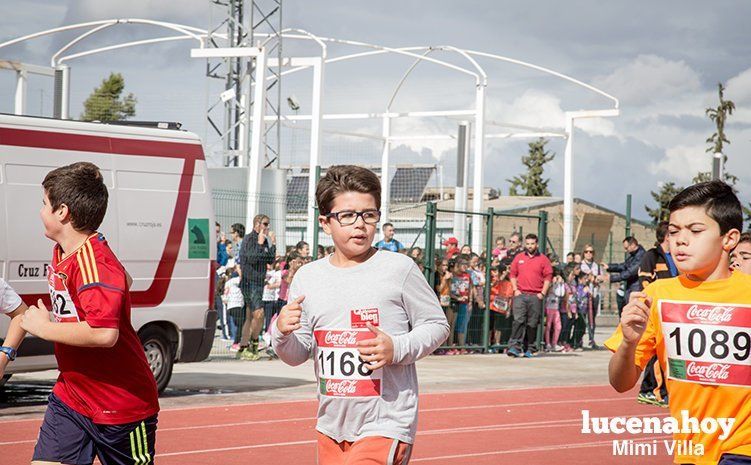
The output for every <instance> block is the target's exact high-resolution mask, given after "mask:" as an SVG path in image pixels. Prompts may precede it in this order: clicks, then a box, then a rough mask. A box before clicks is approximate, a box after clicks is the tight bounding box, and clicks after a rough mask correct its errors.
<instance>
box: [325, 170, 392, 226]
mask: <svg viewBox="0 0 751 465" xmlns="http://www.w3.org/2000/svg"><path fill="white" fill-rule="evenodd" d="M345 192H360V193H363V194H370V195H372V196H373V199H374V200H375V204H376V209H378V210H380V209H381V181H380V180H379V179H378V176H376V174H375V173H373V172H372V171H370V170H369V169H367V168H362V167H360V166H354V165H336V166H332V167H331V168H329V169H328V171H327V172H326V176H324V177H323V178H322V179H321V180H320V181H319V182H318V187H317V188H316V203H317V204H318V210H319V211H320V213H321V215H324V216H325V215H328V214H329V213H331V207H332V206H333V205H334V199H335V198H336V196H338V195H340V194H343V193H345Z"/></svg>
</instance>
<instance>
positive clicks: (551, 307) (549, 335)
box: [545, 276, 566, 352]
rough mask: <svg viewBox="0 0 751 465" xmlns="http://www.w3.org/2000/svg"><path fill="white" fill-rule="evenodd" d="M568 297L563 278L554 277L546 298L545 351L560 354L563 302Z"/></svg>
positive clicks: (561, 348)
mask: <svg viewBox="0 0 751 465" xmlns="http://www.w3.org/2000/svg"><path fill="white" fill-rule="evenodd" d="M565 296H566V286H565V283H564V282H563V278H562V277H561V276H554V277H553V283H552V285H551V289H550V290H549V291H548V295H547V296H545V350H547V351H548V352H550V351H551V350H552V351H554V352H560V351H562V350H563V347H562V346H560V345H559V344H558V338H559V337H560V335H561V315H560V308H561V300H562V299H563V298H564V297H565Z"/></svg>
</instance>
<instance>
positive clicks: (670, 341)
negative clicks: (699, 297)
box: [659, 301, 751, 387]
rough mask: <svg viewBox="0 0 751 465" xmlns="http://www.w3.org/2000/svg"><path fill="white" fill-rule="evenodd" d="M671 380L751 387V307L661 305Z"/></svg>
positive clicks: (678, 303) (703, 304) (682, 303)
mask: <svg viewBox="0 0 751 465" xmlns="http://www.w3.org/2000/svg"><path fill="white" fill-rule="evenodd" d="M659 305H660V307H659V313H660V318H661V320H662V331H663V338H664V339H665V347H666V350H667V356H668V377H669V378H672V379H675V380H680V381H688V382H693V383H701V384H711V385H731V386H744V387H748V386H751V357H749V356H750V355H751V334H750V333H749V328H751V307H742V306H737V305H735V304H708V303H693V302H671V301H660V303H659Z"/></svg>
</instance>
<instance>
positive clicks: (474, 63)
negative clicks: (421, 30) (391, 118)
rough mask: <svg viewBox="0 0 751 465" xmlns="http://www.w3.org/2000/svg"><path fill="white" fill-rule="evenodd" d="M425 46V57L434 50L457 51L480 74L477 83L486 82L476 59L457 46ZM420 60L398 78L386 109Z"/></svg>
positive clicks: (486, 77) (482, 70)
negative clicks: (480, 77)
mask: <svg viewBox="0 0 751 465" xmlns="http://www.w3.org/2000/svg"><path fill="white" fill-rule="evenodd" d="M426 48H427V50H425V53H423V54H422V57H426V56H428V55H429V54H431V53H433V52H435V51H442V50H443V51H445V50H449V51H452V52H455V53H458V54H460V55H462V56H463V57H465V58H466V59H467V61H469V62H470V63H472V65H473V66H474V67H475V69H476V70H477V71H478V72H479V73H480V76H482V82H480V79H479V77H478V79H477V85H483V86H486V85H487V84H488V75H487V73H486V72H485V69H483V67H482V66H480V64H479V63H477V61H475V59H474V58H472V57H471V56H469V55H468V54H467V53H466V52H465V51H464V50H462V49H458V48H456V47H453V46H451V45H440V46H437V47H432V46H431V47H426ZM422 60H423V58H418V59H416V60H415V61H414V63H412V66H410V67H409V69H408V70H407V71H406V72H405V73H404V75H403V76H402V78H401V79H400V80H399V83H398V84H397V85H396V87H395V88H394V92H393V93H392V94H391V98H390V99H389V103H388V105H387V106H386V110H387V111H390V110H391V105H393V104H394V100H395V99H396V97H397V95H398V94H399V91H400V90H401V88H402V85H404V82H405V81H406V80H407V78H408V77H409V75H410V74H412V71H414V70H415V68H417V65H418V64H420V63H422Z"/></svg>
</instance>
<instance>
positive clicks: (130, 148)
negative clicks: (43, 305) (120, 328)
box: [0, 127, 204, 307]
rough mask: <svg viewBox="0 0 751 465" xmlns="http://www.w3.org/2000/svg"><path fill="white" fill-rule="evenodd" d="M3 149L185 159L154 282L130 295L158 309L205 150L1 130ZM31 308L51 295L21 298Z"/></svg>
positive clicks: (176, 144) (136, 304)
mask: <svg viewBox="0 0 751 465" xmlns="http://www.w3.org/2000/svg"><path fill="white" fill-rule="evenodd" d="M0 145H11V146H19V147H34V148H46V149H53V150H75V151H79V152H98V153H103V154H116V155H138V156H150V157H167V158H182V159H183V160H185V165H184V166H183V172H182V174H181V176H180V186H179V188H178V194H177V201H176V203H175V211H174V213H173V214H172V223H171V224H170V229H169V233H168V235H167V241H166V243H165V245H164V250H163V251H162V257H161V259H160V260H159V265H158V266H157V269H156V273H155V274H154V280H153V281H152V282H151V286H149V288H148V289H146V290H145V291H136V292H131V294H130V296H131V305H132V306H133V307H156V306H158V305H160V304H161V303H162V302H163V301H164V298H165V297H166V296H167V290H168V289H169V283H170V280H171V279H172V273H173V271H174V269H175V263H176V262H177V256H178V254H179V252H180V244H181V242H182V238H183V234H184V233H185V226H186V224H187V217H188V207H189V205H190V191H191V183H192V182H193V173H194V172H195V165H196V160H203V159H204V155H203V148H202V147H201V145H200V144H194V143H179V142H161V141H151V140H142V139H123V138H115V137H109V136H93V135H92V136H90V135H81V134H67V133H59V132H50V131H32V130H26V129H11V128H2V127H0ZM21 297H22V298H23V300H24V302H26V303H27V304H29V305H32V304H33V305H36V303H37V300H38V299H42V300H43V301H44V302H47V303H48V304H49V295H48V294H27V295H23V296H21Z"/></svg>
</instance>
